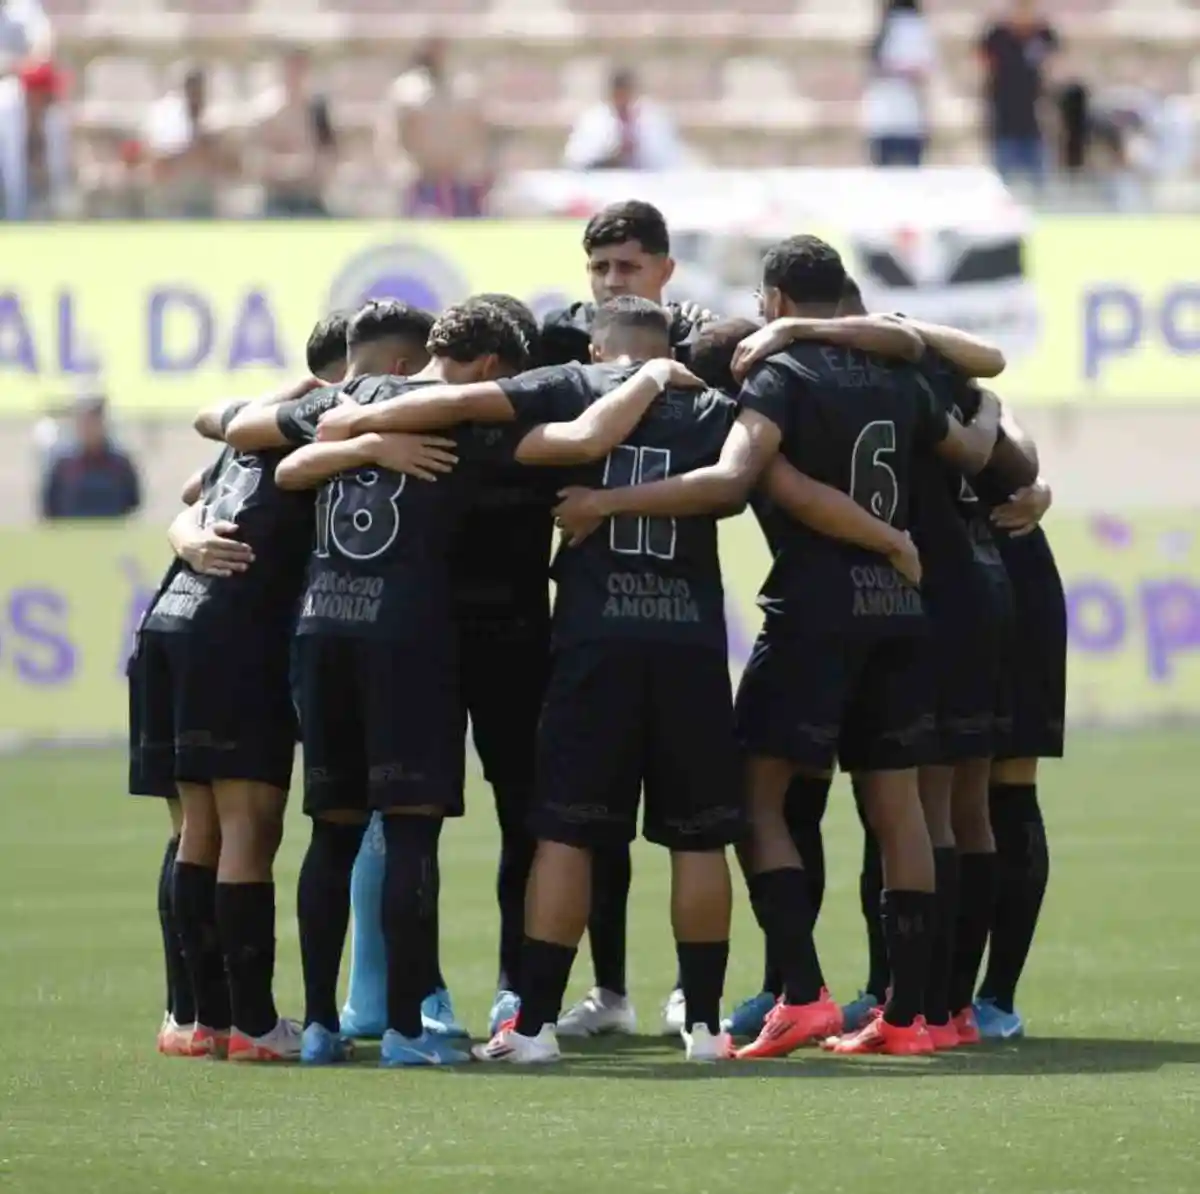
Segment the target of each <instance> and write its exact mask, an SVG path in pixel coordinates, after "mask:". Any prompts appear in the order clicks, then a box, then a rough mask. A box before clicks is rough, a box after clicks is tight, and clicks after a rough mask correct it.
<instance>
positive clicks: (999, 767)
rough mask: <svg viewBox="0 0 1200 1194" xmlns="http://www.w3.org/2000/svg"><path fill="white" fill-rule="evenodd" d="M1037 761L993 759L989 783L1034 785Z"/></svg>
mask: <svg viewBox="0 0 1200 1194" xmlns="http://www.w3.org/2000/svg"><path fill="white" fill-rule="evenodd" d="M1037 774H1038V761H1037V759H995V760H994V761H993V762H992V768H991V781H992V783H994V784H1036V783H1037Z"/></svg>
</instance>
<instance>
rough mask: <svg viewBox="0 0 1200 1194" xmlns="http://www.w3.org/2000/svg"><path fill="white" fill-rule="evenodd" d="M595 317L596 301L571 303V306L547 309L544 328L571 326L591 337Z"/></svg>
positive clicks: (574, 329) (570, 327) (543, 320)
mask: <svg viewBox="0 0 1200 1194" xmlns="http://www.w3.org/2000/svg"><path fill="white" fill-rule="evenodd" d="M595 319H596V304H595V303H588V302H579V303H571V304H570V305H569V306H566V307H555V308H554V309H553V310H552V311H547V312H546V315H545V316H544V317H543V319H542V330H543V331H544V330H546V329H547V328H550V329H558V328H569V329H571V330H573V331H578V332H585V333H586V334H587V335H588V336H589V337H590V336H591V334H592V324H593V323H594V322H595Z"/></svg>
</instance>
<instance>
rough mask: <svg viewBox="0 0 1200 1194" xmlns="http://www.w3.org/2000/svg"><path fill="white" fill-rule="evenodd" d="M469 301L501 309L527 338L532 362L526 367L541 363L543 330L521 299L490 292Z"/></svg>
mask: <svg viewBox="0 0 1200 1194" xmlns="http://www.w3.org/2000/svg"><path fill="white" fill-rule="evenodd" d="M467 301H468V302H471V303H491V305H492V306H493V307H499V308H500V310H501V311H503V312H504V314H505V315H507V316H508V317H509V319H511V320H512V321H513V323H515V324H516V325H517V327H519V328H520V329H521V335H523V336H524V337H525V343H526V344H527V345H528V347H529V362H530V363H529V364H528V365H526V366H525V367H526V368H527V369H530V368H532V367H533V366H534V365H537V364H538V363H539V360H540V358H541V340H542V330H541V328H540V327H539V326H538V321H537V316H536V315H534V313H533V312H532V311H531V310H530V309H529V307H527V306H526V305H525V304H524V303H523V302H521V300H520V299H519V298H514V297H513V296H512V295H511V294H499V293H493V292H488V293H486V294H473V295H472V296H471V297H470V298H469V299H468V300H467Z"/></svg>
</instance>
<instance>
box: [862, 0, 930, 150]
mask: <svg viewBox="0 0 1200 1194" xmlns="http://www.w3.org/2000/svg"><path fill="white" fill-rule="evenodd" d="M936 66H937V53H936V47H935V45H934V40H933V33H932V31H931V30H930V28H929V22H928V21H927V20H926V18H925V16H924V14H923V13H922V12H921V5H920V2H919V0H886V6H885V8H884V12H883V16H882V19H881V20H880V24H879V32H878V33H877V34H876V35H875V40H874V41H873V42H872V43H871V65H870V73H869V76H868V79H867V86H866V90H865V92H864V94H863V125H864V128H865V131H866V134H867V140H868V143H869V146H870V152H871V162H872V164H873V165H876V166H919V165H920V164H921V162H922V160H923V158H924V156H925V148H926V145H927V144H928V140H929V117H928V111H927V90H928V83H929V77H930V75H931V74H932V73H933V71H934V68H935V67H936Z"/></svg>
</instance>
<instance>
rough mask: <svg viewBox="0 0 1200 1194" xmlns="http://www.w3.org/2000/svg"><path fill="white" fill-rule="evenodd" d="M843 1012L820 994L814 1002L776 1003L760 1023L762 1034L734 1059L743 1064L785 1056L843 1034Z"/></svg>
mask: <svg viewBox="0 0 1200 1194" xmlns="http://www.w3.org/2000/svg"><path fill="white" fill-rule="evenodd" d="M842 1026H843V1020H842V1009H841V1007H840V1005H839V1004H837V1003H835V1002H834V1000H832V999H831V998H830V997H829V992H828V991H826V990H822V991H821V998H820V999H818V1000H816V1002H814V1003H802V1004H789V1003H783V1002H779V1003H777V1004H776V1005H775V1006H774V1007H773V1008H772V1009H771V1010H770V1011H769V1012H768V1013H767V1018H766V1019H765V1020H764V1021H763V1027H762V1032H760V1033H759V1034H758V1039H757V1040H756V1041H754V1042H753V1043H752V1044H749V1045H746V1046H745V1047H744V1048H742V1049H739V1050H738V1051H737V1052H736V1053H735V1054H734V1056H735V1057H737V1058H739V1059H741V1060H745V1061H750V1060H754V1059H758V1058H764V1057H786V1056H787V1055H788V1054H789V1053H791V1052H792V1051H793V1050H795V1049H799V1048H800V1047H801V1046H802V1045H811V1044H814V1043H815V1042H816V1041H820V1040H824V1038H825V1037H827V1036H834V1035H835V1034H837V1033H839V1032H841V1031H842Z"/></svg>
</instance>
